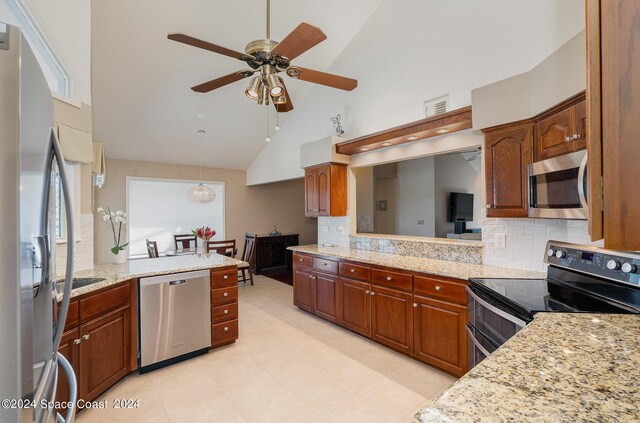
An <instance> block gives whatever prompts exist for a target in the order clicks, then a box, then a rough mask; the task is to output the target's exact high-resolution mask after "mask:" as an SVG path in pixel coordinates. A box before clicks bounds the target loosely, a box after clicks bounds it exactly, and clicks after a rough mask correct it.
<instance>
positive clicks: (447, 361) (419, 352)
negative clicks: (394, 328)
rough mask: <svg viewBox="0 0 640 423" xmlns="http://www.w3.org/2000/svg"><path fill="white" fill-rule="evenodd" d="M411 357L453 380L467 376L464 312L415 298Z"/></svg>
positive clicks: (429, 300)
mask: <svg viewBox="0 0 640 423" xmlns="http://www.w3.org/2000/svg"><path fill="white" fill-rule="evenodd" d="M414 303H415V304H416V307H415V310H414V328H415V330H414V335H415V339H414V344H415V347H414V356H415V357H416V358H417V359H419V360H421V361H424V362H425V363H428V364H431V365H433V366H435V367H439V368H441V369H443V370H445V371H447V372H449V373H451V374H454V375H456V376H462V375H463V374H465V373H466V372H467V334H466V331H465V325H466V323H467V308H466V307H464V306H461V305H458V304H453V303H450V302H446V301H440V300H436V299H433V298H428V297H423V296H421V295H414Z"/></svg>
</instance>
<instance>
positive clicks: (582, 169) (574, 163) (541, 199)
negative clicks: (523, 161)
mask: <svg viewBox="0 0 640 423" xmlns="http://www.w3.org/2000/svg"><path fill="white" fill-rule="evenodd" d="M587 207H588V206H587V151H586V150H582V151H576V152H574V153H569V154H563V155H561V156H557V157H553V158H550V159H546V160H541V161H539V162H535V163H531V164H530V165H529V217H540V218H554V219H587Z"/></svg>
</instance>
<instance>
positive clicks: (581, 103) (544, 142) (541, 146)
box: [535, 92, 587, 161]
mask: <svg viewBox="0 0 640 423" xmlns="http://www.w3.org/2000/svg"><path fill="white" fill-rule="evenodd" d="M584 99H585V93H584V92H582V93H580V94H578V95H575V96H573V97H571V98H569V99H568V100H566V101H564V102H562V103H561V104H559V105H557V106H555V107H553V108H552V109H550V110H549V111H547V112H544V113H543V114H542V115H541V116H540V117H539V118H537V119H536V140H535V161H539V160H545V159H549V158H551V157H556V156H560V155H562V154H567V153H571V152H573V151H577V150H582V149H584V148H586V145H587V144H586V137H587V108H586V103H585V100H584Z"/></svg>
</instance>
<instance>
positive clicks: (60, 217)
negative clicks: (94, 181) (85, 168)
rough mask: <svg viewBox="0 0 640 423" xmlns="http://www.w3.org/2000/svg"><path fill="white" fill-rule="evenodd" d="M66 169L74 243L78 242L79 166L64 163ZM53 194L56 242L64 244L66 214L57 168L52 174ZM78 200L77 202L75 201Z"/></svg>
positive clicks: (65, 237)
mask: <svg viewBox="0 0 640 423" xmlns="http://www.w3.org/2000/svg"><path fill="white" fill-rule="evenodd" d="M66 167H67V176H68V178H69V190H70V194H71V195H70V197H71V205H72V206H73V208H74V222H76V225H75V228H74V229H75V237H76V241H80V239H79V238H78V234H79V231H78V225H79V222H80V202H79V200H80V176H79V175H80V173H79V172H80V165H79V164H78V163H70V162H66ZM52 189H53V192H54V197H55V202H56V240H57V241H58V242H59V243H60V242H65V241H66V239H67V227H66V224H65V222H66V219H65V213H66V212H67V210H66V208H65V206H64V197H63V193H62V183H61V180H60V173H59V171H58V166H56V167H55V174H54V182H53V187H52ZM76 200H78V201H76Z"/></svg>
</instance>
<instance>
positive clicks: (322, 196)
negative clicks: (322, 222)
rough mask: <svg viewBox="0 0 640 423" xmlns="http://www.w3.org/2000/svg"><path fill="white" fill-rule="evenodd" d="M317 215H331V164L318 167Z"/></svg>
mask: <svg viewBox="0 0 640 423" xmlns="http://www.w3.org/2000/svg"><path fill="white" fill-rule="evenodd" d="M316 184H317V197H316V198H317V199H316V201H317V208H316V210H317V215H318V216H330V215H331V165H326V166H321V167H318V168H316Z"/></svg>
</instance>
